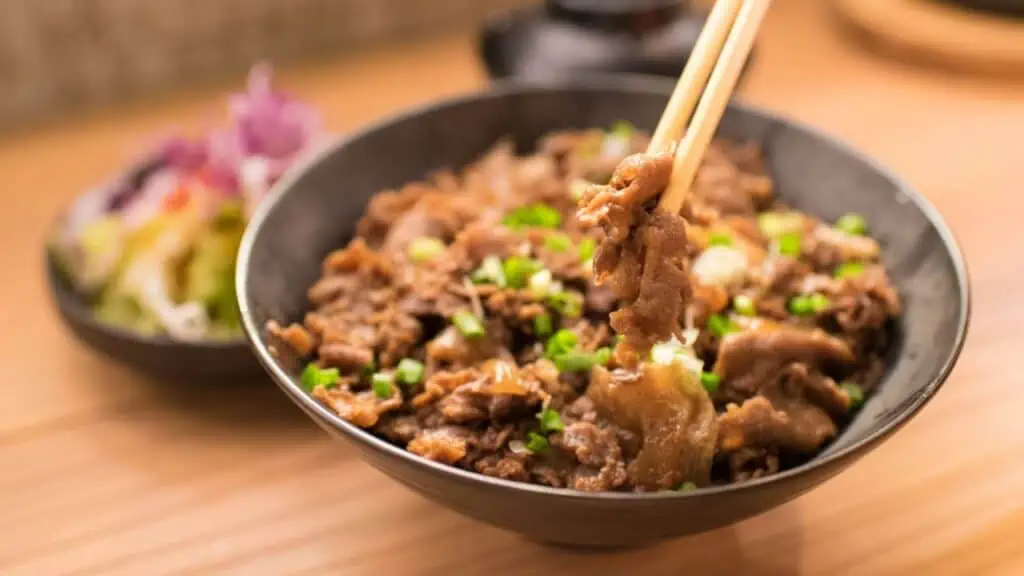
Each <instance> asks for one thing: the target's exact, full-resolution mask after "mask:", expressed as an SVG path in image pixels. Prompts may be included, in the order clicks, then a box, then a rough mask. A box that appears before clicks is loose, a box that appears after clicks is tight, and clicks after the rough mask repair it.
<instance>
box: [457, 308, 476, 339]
mask: <svg viewBox="0 0 1024 576" xmlns="http://www.w3.org/2000/svg"><path fill="white" fill-rule="evenodd" d="M452 324H455V328H457V329H458V330H459V332H461V333H462V335H463V336H465V337H466V338H469V339H473V338H480V337H482V336H483V335H484V325H483V324H482V323H481V322H480V319H479V318H477V317H476V316H474V315H473V314H472V313H470V312H466V311H465V310H460V311H459V312H456V313H455V315H454V316H452Z"/></svg>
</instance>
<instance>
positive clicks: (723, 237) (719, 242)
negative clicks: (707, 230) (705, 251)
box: [708, 232, 732, 246]
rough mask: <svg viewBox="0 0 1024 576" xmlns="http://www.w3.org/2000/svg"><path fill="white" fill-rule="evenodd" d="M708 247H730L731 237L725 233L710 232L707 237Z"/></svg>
mask: <svg viewBox="0 0 1024 576" xmlns="http://www.w3.org/2000/svg"><path fill="white" fill-rule="evenodd" d="M708 246H732V236H729V235H728V234H726V233H725V232H712V233H711V234H710V235H709V236H708Z"/></svg>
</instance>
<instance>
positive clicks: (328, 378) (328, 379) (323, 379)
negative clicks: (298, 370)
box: [301, 362, 341, 392]
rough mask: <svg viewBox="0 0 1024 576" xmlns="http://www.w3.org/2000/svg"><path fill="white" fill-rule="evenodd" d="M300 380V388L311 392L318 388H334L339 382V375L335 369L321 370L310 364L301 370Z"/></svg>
mask: <svg viewBox="0 0 1024 576" xmlns="http://www.w3.org/2000/svg"><path fill="white" fill-rule="evenodd" d="M301 380H302V386H303V387H304V388H305V389H306V390H309V391H310V392H312V391H313V389H314V388H318V387H320V386H323V387H324V388H330V387H331V386H334V385H335V384H337V383H338V381H339V380H341V373H340V372H338V369H337V368H321V367H319V366H317V365H316V364H314V363H312V362H310V363H309V364H306V368H305V369H303V371H302V377H301Z"/></svg>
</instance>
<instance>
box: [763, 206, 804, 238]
mask: <svg viewBox="0 0 1024 576" xmlns="http://www.w3.org/2000/svg"><path fill="white" fill-rule="evenodd" d="M805 225H806V221H805V220H804V215H803V214H801V213H799V212H762V213H760V214H758V215H757V227H758V228H760V229H761V233H762V234H764V235H765V236H767V237H769V238H778V237H780V236H782V235H783V234H792V233H795V234H799V233H801V232H803V230H804V226H805Z"/></svg>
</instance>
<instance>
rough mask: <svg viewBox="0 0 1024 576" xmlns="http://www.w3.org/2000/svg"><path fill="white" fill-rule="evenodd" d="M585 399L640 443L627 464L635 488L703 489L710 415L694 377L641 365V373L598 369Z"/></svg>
mask: <svg viewBox="0 0 1024 576" xmlns="http://www.w3.org/2000/svg"><path fill="white" fill-rule="evenodd" d="M587 396H588V397H589V398H590V400H592V401H593V403H594V406H595V407H596V408H597V409H598V411H599V412H600V414H601V415H602V416H603V417H605V418H607V419H609V420H610V421H611V422H613V423H615V424H616V425H617V426H619V427H621V428H623V429H625V430H628V431H630V432H632V433H633V434H636V435H637V436H638V437H639V439H640V442H641V447H640V448H639V450H638V451H637V453H636V457H635V459H634V460H633V461H632V462H631V463H630V464H629V473H630V478H631V479H632V481H633V483H634V484H635V485H636V486H637V487H639V488H643V489H645V490H659V489H660V490H667V489H671V488H673V487H676V486H678V485H679V484H680V483H682V482H695V483H697V484H698V485H704V484H707V483H708V481H709V479H710V473H711V464H712V460H713V456H714V450H715V441H716V437H717V428H716V421H715V409H714V406H713V405H712V404H711V399H710V398H708V394H707V392H706V391H705V390H704V388H703V387H702V386H701V384H700V381H699V380H698V379H697V377H696V375H694V374H692V373H690V372H688V371H686V370H684V369H683V368H682V367H681V366H680V365H679V364H672V365H668V366H662V365H656V364H646V365H644V367H643V369H642V371H640V372H634V371H627V370H621V369H620V370H615V371H607V370H605V369H603V368H601V367H597V368H595V369H594V372H593V377H592V381H591V383H590V387H589V388H588V389H587Z"/></svg>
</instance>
